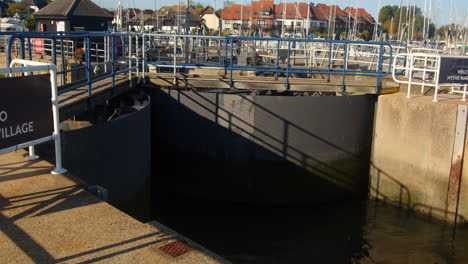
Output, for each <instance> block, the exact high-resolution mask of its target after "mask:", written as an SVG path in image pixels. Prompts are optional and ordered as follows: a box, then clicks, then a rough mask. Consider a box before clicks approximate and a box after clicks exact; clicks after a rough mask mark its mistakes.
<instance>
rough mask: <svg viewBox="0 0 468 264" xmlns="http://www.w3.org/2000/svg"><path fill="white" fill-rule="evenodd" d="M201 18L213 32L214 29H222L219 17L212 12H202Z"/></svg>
mask: <svg viewBox="0 0 468 264" xmlns="http://www.w3.org/2000/svg"><path fill="white" fill-rule="evenodd" d="M202 19H203V20H204V23H205V26H206V27H207V28H208V29H209V30H210V31H212V32H215V31H221V30H222V25H221V19H220V18H219V16H218V15H217V14H215V13H214V12H213V13H208V14H204V15H203V16H202Z"/></svg>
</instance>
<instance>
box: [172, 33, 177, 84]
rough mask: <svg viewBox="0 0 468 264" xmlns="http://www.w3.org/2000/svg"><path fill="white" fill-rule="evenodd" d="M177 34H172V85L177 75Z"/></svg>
mask: <svg viewBox="0 0 468 264" xmlns="http://www.w3.org/2000/svg"><path fill="white" fill-rule="evenodd" d="M176 66H177V35H175V36H174V80H173V82H172V83H173V84H174V86H176V85H177V77H176V74H177V68H176Z"/></svg>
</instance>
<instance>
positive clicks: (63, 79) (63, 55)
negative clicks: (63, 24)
mask: <svg viewBox="0 0 468 264" xmlns="http://www.w3.org/2000/svg"><path fill="white" fill-rule="evenodd" d="M60 57H61V59H62V67H61V68H62V69H61V70H62V76H61V79H62V85H64V84H65V73H64V71H65V54H64V52H63V37H62V38H60Z"/></svg>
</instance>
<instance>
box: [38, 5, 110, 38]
mask: <svg viewBox="0 0 468 264" xmlns="http://www.w3.org/2000/svg"><path fill="white" fill-rule="evenodd" d="M33 15H34V16H35V17H36V19H37V21H38V30H39V31H106V30H107V29H108V27H109V25H110V23H111V21H112V18H113V16H112V14H109V13H108V12H106V11H104V10H103V9H102V8H100V7H99V6H97V5H96V4H95V3H93V2H92V1H90V0H56V1H54V2H51V3H50V4H48V5H47V6H45V7H44V8H42V9H40V10H39V11H37V12H35V13H34V14H33Z"/></svg>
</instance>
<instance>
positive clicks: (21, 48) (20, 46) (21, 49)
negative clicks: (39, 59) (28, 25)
mask: <svg viewBox="0 0 468 264" xmlns="http://www.w3.org/2000/svg"><path fill="white" fill-rule="evenodd" d="M19 40H20V45H19V49H20V56H21V59H23V60H24V59H25V53H24V37H21V38H19Z"/></svg>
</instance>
